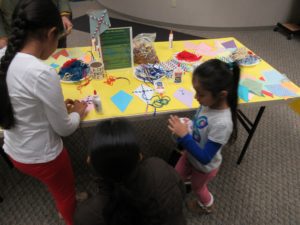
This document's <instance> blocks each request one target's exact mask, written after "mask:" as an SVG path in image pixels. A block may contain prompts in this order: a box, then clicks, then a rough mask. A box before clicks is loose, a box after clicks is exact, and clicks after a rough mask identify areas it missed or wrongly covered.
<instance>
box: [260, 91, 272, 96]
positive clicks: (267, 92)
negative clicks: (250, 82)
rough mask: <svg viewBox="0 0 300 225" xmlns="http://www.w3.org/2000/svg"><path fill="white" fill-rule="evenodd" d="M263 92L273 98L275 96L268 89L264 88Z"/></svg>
mask: <svg viewBox="0 0 300 225" xmlns="http://www.w3.org/2000/svg"><path fill="white" fill-rule="evenodd" d="M261 93H262V94H263V95H266V96H269V97H272V98H273V97H274V96H273V94H272V93H271V92H269V91H266V90H262V91H261Z"/></svg>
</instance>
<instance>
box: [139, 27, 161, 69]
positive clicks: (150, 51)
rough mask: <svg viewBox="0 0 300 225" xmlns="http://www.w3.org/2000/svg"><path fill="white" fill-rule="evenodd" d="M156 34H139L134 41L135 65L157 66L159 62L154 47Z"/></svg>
mask: <svg viewBox="0 0 300 225" xmlns="http://www.w3.org/2000/svg"><path fill="white" fill-rule="evenodd" d="M155 38H156V33H152V34H139V35H137V36H136V37H135V38H134V39H133V55H134V63H137V64H147V63H150V64H155V63H158V62H159V59H158V57H157V55H156V51H155V48H154V45H153V42H154V41H155Z"/></svg>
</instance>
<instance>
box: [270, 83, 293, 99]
mask: <svg viewBox="0 0 300 225" xmlns="http://www.w3.org/2000/svg"><path fill="white" fill-rule="evenodd" d="M265 87H266V88H267V89H268V90H269V91H270V92H271V93H272V94H273V95H276V96H281V97H297V96H298V95H297V94H296V93H294V92H292V91H290V90H289V89H287V88H285V87H283V86H281V84H270V85H266V86H265Z"/></svg>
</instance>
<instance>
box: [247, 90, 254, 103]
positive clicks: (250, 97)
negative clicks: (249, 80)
mask: <svg viewBox="0 0 300 225" xmlns="http://www.w3.org/2000/svg"><path fill="white" fill-rule="evenodd" d="M253 97H254V94H252V93H251V92H249V93H248V100H249V101H251V99H252V98H253Z"/></svg>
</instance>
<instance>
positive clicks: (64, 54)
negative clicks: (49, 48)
mask: <svg viewBox="0 0 300 225" xmlns="http://www.w3.org/2000/svg"><path fill="white" fill-rule="evenodd" d="M59 56H65V57H69V53H68V52H67V50H66V49H62V50H58V51H57V52H56V53H54V54H53V55H52V57H53V58H54V59H57V58H58V57H59Z"/></svg>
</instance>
